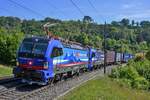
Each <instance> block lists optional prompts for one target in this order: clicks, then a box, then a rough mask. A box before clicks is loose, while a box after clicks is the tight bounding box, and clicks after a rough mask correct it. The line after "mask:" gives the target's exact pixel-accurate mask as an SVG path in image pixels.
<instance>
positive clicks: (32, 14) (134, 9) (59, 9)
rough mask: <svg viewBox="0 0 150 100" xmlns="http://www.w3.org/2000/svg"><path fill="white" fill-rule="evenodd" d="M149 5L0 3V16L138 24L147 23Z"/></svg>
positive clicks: (125, 1) (124, 0) (115, 0)
mask: <svg viewBox="0 0 150 100" xmlns="http://www.w3.org/2000/svg"><path fill="white" fill-rule="evenodd" d="M71 1H73V3H72V2H71ZM89 1H90V2H89ZM90 3H91V4H92V5H93V6H94V7H93V6H92V5H91V4H90ZM149 4H150V1H149V0H0V16H15V17H19V18H21V19H33V18H34V19H36V20H41V19H44V18H45V17H51V18H56V19H61V20H78V19H80V20H81V19H82V18H83V16H91V17H92V18H93V20H94V21H95V22H97V23H104V22H105V21H106V22H108V23H110V22H111V21H119V20H121V19H122V18H129V19H130V20H133V19H134V20H136V21H141V20H150V6H149ZM75 5H76V6H77V7H78V8H77V7H76V6H75Z"/></svg>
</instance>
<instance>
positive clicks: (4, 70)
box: [0, 65, 12, 77]
mask: <svg viewBox="0 0 150 100" xmlns="http://www.w3.org/2000/svg"><path fill="white" fill-rule="evenodd" d="M10 75H12V67H8V66H5V65H0V77H4V76H10Z"/></svg>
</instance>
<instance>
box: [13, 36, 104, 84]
mask: <svg viewBox="0 0 150 100" xmlns="http://www.w3.org/2000/svg"><path fill="white" fill-rule="evenodd" d="M100 56H102V53H100V52H98V50H96V49H92V48H90V47H83V46H82V45H81V44H78V43H74V42H67V41H65V42H64V41H62V40H60V39H55V38H44V37H28V38H25V39H24V40H23V42H22V44H21V45H20V48H19V50H18V53H17V66H16V68H14V70H13V74H14V75H15V77H21V78H22V82H27V83H28V84H33V83H36V84H39V85H46V84H47V83H48V82H51V81H52V80H53V79H54V78H55V77H61V76H62V75H63V74H66V73H70V74H74V73H78V72H79V71H80V69H89V70H91V69H92V67H93V65H94V64H95V65H96V63H98V62H101V63H102V61H103V59H101V57H100Z"/></svg>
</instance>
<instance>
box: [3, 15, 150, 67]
mask: <svg viewBox="0 0 150 100" xmlns="http://www.w3.org/2000/svg"><path fill="white" fill-rule="evenodd" d="M47 22H49V23H58V24H57V25H56V26H53V27H50V28H49V31H50V32H52V33H53V34H54V35H56V36H60V37H63V38H65V39H69V40H72V41H77V42H80V43H82V44H83V45H91V46H94V47H97V48H101V49H103V34H104V25H103V24H97V23H96V22H94V20H93V19H92V18H91V17H90V16H85V17H84V18H83V19H82V20H77V21H73V20H70V21H61V20H58V19H52V18H45V19H43V20H34V19H32V20H21V19H19V18H17V17H0V62H2V63H7V64H14V62H15V58H16V50H17V48H18V45H19V43H20V42H21V40H22V38H23V37H24V36H25V35H29V34H34V35H45V32H44V30H43V25H44V24H45V23H47ZM105 29H106V32H105V34H106V37H107V39H106V48H107V49H108V50H116V51H118V52H121V51H122V52H132V53H136V52H141V51H142V52H143V51H145V50H147V49H148V47H150V31H149V30H150V22H149V21H141V22H135V21H134V20H132V21H130V20H129V19H122V20H121V21H118V22H116V21H112V23H110V24H106V25H105ZM6 51H7V53H6Z"/></svg>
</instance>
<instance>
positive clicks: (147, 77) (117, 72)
mask: <svg viewBox="0 0 150 100" xmlns="http://www.w3.org/2000/svg"><path fill="white" fill-rule="evenodd" d="M110 77H112V78H117V79H121V80H128V81H124V82H127V84H128V85H130V86H131V87H133V88H137V89H146V90H147V89H149V88H150V61H148V60H144V61H136V62H134V61H130V62H129V63H128V64H127V65H126V66H125V67H119V68H115V69H113V70H112V73H111V75H110Z"/></svg>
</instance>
